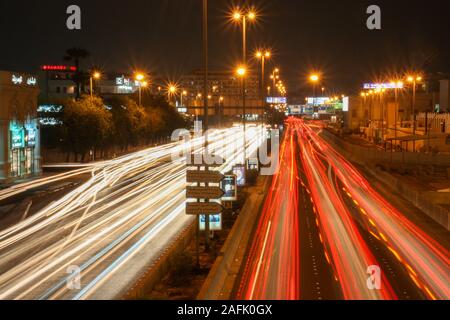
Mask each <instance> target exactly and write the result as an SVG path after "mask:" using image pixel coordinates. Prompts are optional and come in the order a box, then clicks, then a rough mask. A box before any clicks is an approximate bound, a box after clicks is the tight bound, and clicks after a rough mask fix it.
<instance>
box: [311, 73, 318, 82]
mask: <svg viewBox="0 0 450 320" xmlns="http://www.w3.org/2000/svg"><path fill="white" fill-rule="evenodd" d="M319 79H320V77H319V76H318V75H317V74H313V75H311V76H310V77H309V80H311V81H312V82H318V81H319Z"/></svg>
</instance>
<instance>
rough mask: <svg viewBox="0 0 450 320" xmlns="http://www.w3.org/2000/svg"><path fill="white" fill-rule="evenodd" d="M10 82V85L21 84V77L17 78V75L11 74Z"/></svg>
mask: <svg viewBox="0 0 450 320" xmlns="http://www.w3.org/2000/svg"><path fill="white" fill-rule="evenodd" d="M11 81H12V83H14V84H22V82H23V77H22V76H18V75H15V74H13V75H12V77H11Z"/></svg>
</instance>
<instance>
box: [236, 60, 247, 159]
mask: <svg viewBox="0 0 450 320" xmlns="http://www.w3.org/2000/svg"><path fill="white" fill-rule="evenodd" d="M246 74H247V68H246V67H245V66H240V67H238V68H237V69H236V75H237V76H238V77H239V78H240V79H241V80H242V122H243V124H244V153H243V154H244V162H243V165H244V168H247V166H246V163H245V162H246V160H247V137H246V133H247V128H246V127H247V111H246V107H245V76H246Z"/></svg>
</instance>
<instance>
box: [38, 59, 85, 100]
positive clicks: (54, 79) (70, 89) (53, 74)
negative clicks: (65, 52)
mask: <svg viewBox="0 0 450 320" xmlns="http://www.w3.org/2000/svg"><path fill="white" fill-rule="evenodd" d="M76 72H77V68H76V67H73V66H65V65H44V66H41V68H40V71H39V72H38V83H39V88H40V91H41V92H40V100H42V101H45V102H50V101H53V102H54V101H57V100H60V99H65V98H75V97H76V91H77V85H76V83H75V81H74V80H73V78H74V76H75V74H76Z"/></svg>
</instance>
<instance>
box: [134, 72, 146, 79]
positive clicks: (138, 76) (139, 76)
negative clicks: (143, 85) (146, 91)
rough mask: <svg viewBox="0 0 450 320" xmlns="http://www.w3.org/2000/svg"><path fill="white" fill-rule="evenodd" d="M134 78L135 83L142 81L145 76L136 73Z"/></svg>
mask: <svg viewBox="0 0 450 320" xmlns="http://www.w3.org/2000/svg"><path fill="white" fill-rule="evenodd" d="M135 78H136V80H137V81H142V80H144V78H145V76H144V75H143V74H142V73H137V74H136V76H135Z"/></svg>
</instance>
